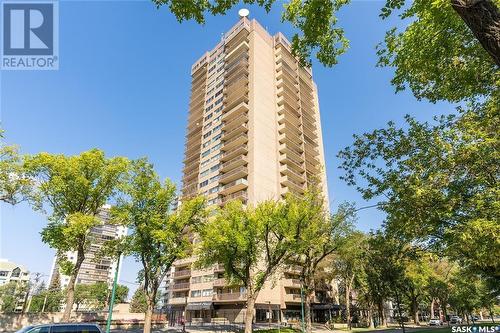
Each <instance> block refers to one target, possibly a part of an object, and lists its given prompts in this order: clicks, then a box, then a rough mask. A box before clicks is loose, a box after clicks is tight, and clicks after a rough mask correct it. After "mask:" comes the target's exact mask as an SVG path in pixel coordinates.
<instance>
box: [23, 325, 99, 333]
mask: <svg viewBox="0 0 500 333" xmlns="http://www.w3.org/2000/svg"><path fill="white" fill-rule="evenodd" d="M16 333H102V331H101V329H100V328H99V326H97V325H95V324H70V323H68V324H46V325H36V326H28V327H24V328H22V329H20V330H19V331H17V332H16Z"/></svg>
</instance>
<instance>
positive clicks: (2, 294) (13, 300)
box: [0, 281, 29, 313]
mask: <svg viewBox="0 0 500 333" xmlns="http://www.w3.org/2000/svg"><path fill="white" fill-rule="evenodd" d="M28 289H29V286H28V283H27V282H23V281H10V282H8V283H6V284H4V285H2V286H0V311H2V312H4V313H12V312H16V310H17V308H18V306H19V305H22V306H23V308H24V305H25V298H26V293H27V292H28Z"/></svg>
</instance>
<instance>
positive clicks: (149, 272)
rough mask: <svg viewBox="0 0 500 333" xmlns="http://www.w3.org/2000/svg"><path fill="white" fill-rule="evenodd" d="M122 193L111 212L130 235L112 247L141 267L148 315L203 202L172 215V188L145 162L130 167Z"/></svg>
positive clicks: (201, 215) (184, 250)
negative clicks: (129, 256) (126, 228)
mask: <svg viewBox="0 0 500 333" xmlns="http://www.w3.org/2000/svg"><path fill="white" fill-rule="evenodd" d="M122 190H123V193H124V196H123V197H121V198H119V199H118V201H117V205H116V207H113V209H112V211H111V212H112V216H113V219H114V220H115V221H116V223H120V224H123V225H126V226H127V227H128V228H129V231H130V233H129V235H128V236H126V237H125V238H124V239H123V241H122V242H120V244H116V246H117V248H118V251H121V252H122V253H123V254H125V255H132V256H134V257H135V258H136V260H137V261H139V262H140V263H141V264H142V270H141V272H140V274H139V280H140V281H141V282H142V284H143V286H144V288H143V289H144V292H145V294H146V296H147V299H148V311H152V310H153V306H154V303H155V299H156V295H157V292H158V288H159V286H160V283H161V281H163V279H164V277H165V275H166V273H167V272H169V271H170V269H171V267H172V264H173V262H174V261H175V260H177V259H180V258H183V257H185V256H186V255H188V254H189V253H190V248H191V242H190V239H189V232H190V231H192V230H194V229H195V228H196V227H197V226H198V225H199V224H200V223H201V222H202V221H203V220H204V219H205V218H206V211H205V200H204V199H202V198H195V199H192V200H189V201H185V202H183V203H182V205H180V207H179V208H178V209H177V210H176V211H172V206H173V205H174V204H176V200H177V197H176V194H175V185H174V184H173V183H172V182H171V181H170V180H166V181H165V182H163V183H162V182H161V181H160V180H159V177H158V175H157V174H156V172H155V171H154V169H153V166H152V165H151V164H150V163H148V162H147V161H146V160H145V159H140V160H137V161H133V162H132V163H131V166H130V170H129V175H128V180H127V182H126V183H125V184H124V185H123V189H122Z"/></svg>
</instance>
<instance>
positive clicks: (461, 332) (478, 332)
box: [451, 326, 500, 333]
mask: <svg viewBox="0 0 500 333" xmlns="http://www.w3.org/2000/svg"><path fill="white" fill-rule="evenodd" d="M451 332H452V333H498V332H500V326H453V327H452V328H451Z"/></svg>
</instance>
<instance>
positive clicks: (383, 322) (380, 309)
mask: <svg viewBox="0 0 500 333" xmlns="http://www.w3.org/2000/svg"><path fill="white" fill-rule="evenodd" d="M377 306H378V315H379V316H380V326H382V327H387V318H386V316H385V311H384V301H383V300H380V301H379V302H378V304H377Z"/></svg>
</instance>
